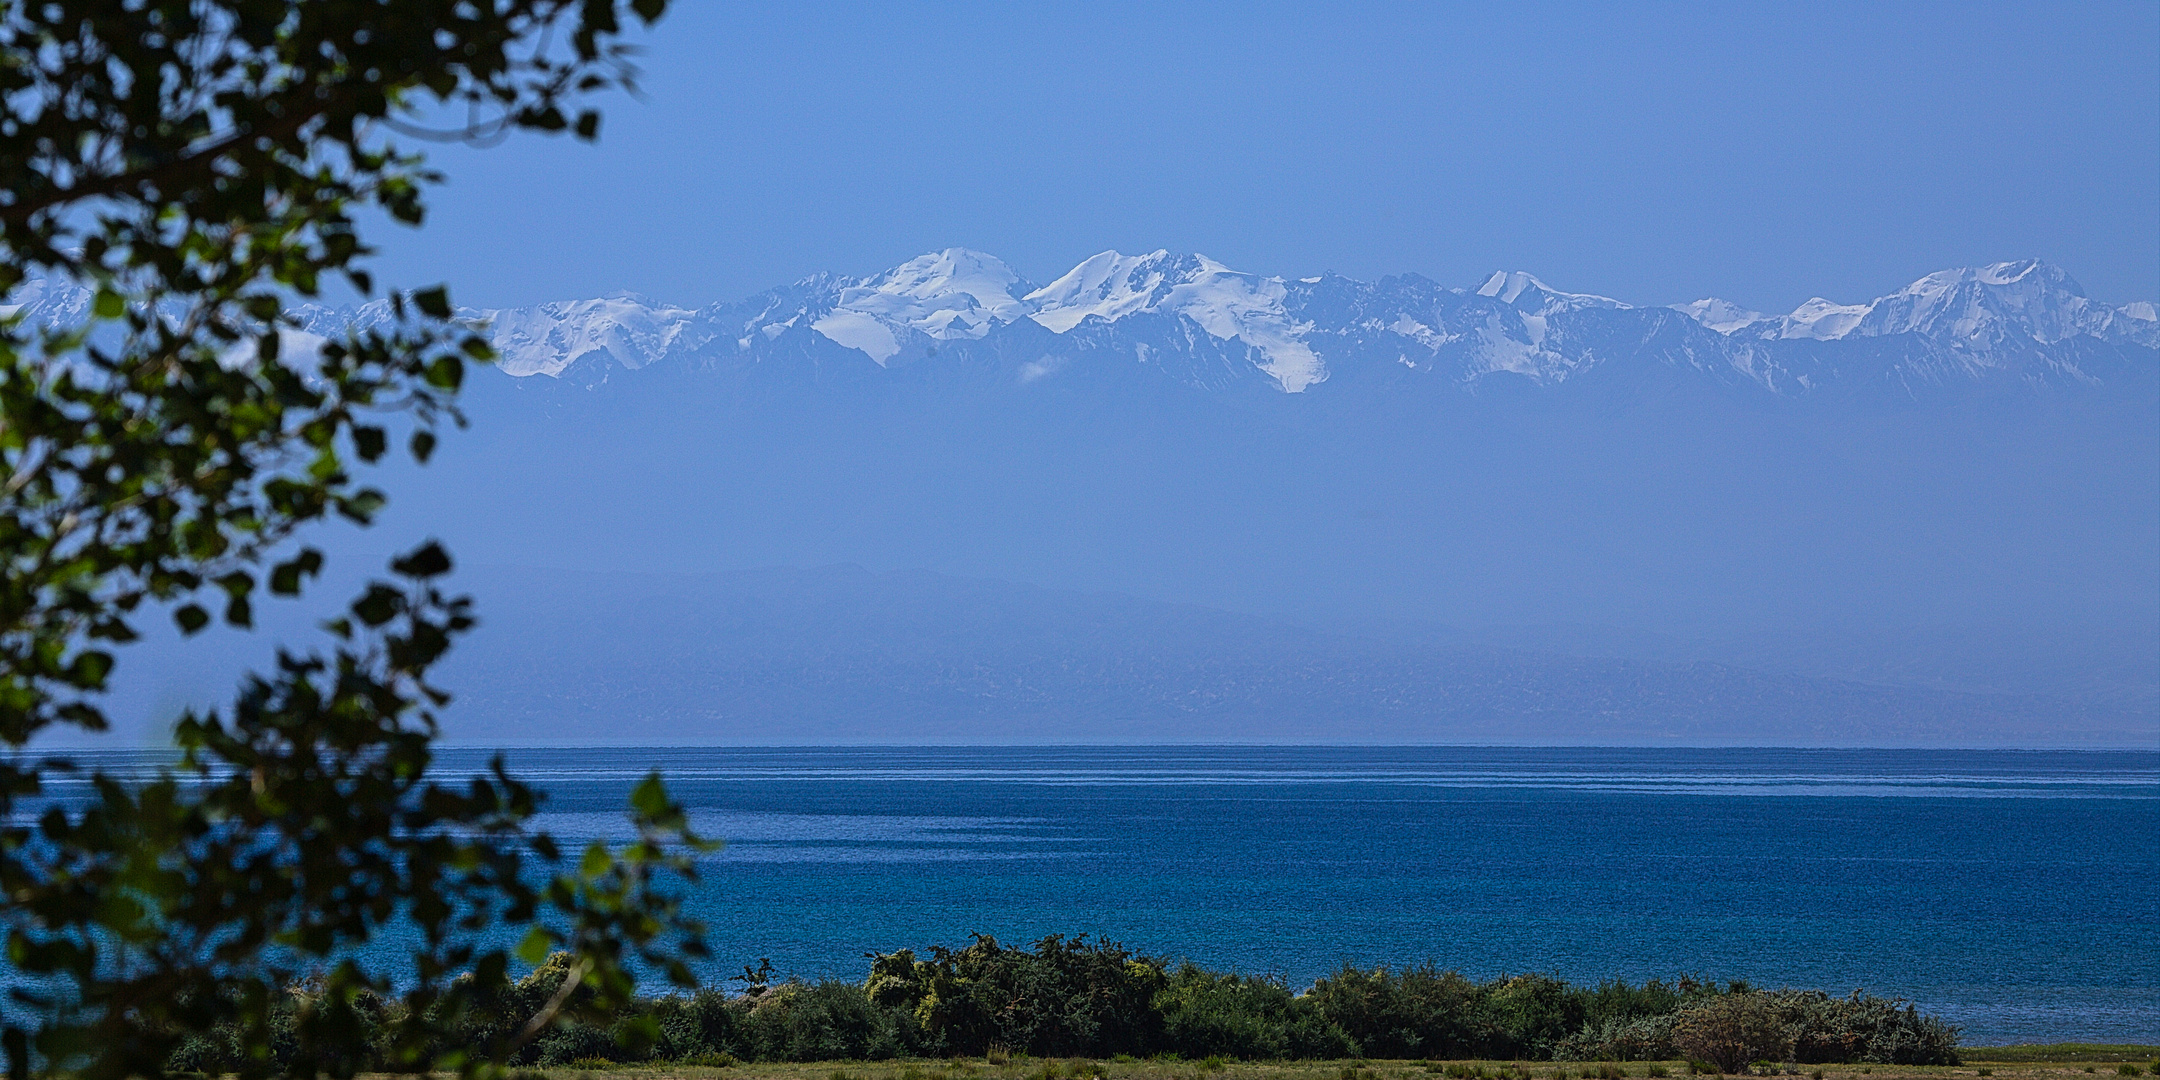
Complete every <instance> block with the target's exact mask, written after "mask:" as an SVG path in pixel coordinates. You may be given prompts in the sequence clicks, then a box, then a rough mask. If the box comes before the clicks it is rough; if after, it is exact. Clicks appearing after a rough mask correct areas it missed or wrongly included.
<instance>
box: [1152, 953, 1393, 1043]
mask: <svg viewBox="0 0 2160 1080" xmlns="http://www.w3.org/2000/svg"><path fill="white" fill-rule="evenodd" d="M1153 1004H1154V1008H1155V1010H1156V1011H1157V1012H1158V1013H1160V1014H1161V1017H1162V1021H1161V1023H1162V1041H1161V1047H1162V1048H1163V1049H1165V1050H1168V1051H1170V1052H1172V1053H1176V1054H1179V1055H1181V1056H1184V1057H1200V1058H1206V1057H1216V1058H1221V1057H1236V1058H1245V1059H1249V1060H1272V1059H1278V1058H1307V1059H1310V1058H1342V1057H1352V1056H1355V1055H1356V1054H1357V1053H1358V1047H1357V1044H1356V1042H1354V1041H1353V1040H1352V1039H1351V1038H1350V1036H1349V1035H1348V1034H1346V1033H1345V1032H1344V1031H1343V1029H1342V1028H1341V1027H1339V1026H1337V1025H1336V1024H1335V1023H1333V1022H1332V1021H1330V1020H1328V1018H1327V1017H1326V1016H1324V1015H1322V1014H1321V1011H1320V1008H1319V1006H1318V1004H1317V1003H1315V1002H1313V1001H1311V1000H1310V999H1308V998H1303V997H1299V996H1297V995H1295V994H1292V993H1291V992H1290V990H1289V988H1288V987H1286V986H1284V985H1283V984H1282V982H1281V981H1280V980H1275V979H1267V978H1247V977H1245V976H1241V975H1218V974H1215V973H1213V972H1209V971H1202V970H1201V969H1199V968H1197V967H1195V966H1193V965H1191V964H1187V965H1185V966H1183V967H1181V968H1179V969H1178V970H1177V972H1176V973H1175V974H1173V975H1171V976H1170V977H1169V984H1168V985H1167V986H1166V987H1165V988H1164V989H1163V990H1162V991H1161V992H1160V993H1158V994H1156V995H1155V1000H1154V1003H1153Z"/></svg>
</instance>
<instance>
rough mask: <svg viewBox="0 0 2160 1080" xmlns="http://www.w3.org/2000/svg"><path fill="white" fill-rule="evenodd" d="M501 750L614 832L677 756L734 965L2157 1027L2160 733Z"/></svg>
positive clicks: (2081, 1027)
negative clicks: (2081, 748)
mask: <svg viewBox="0 0 2160 1080" xmlns="http://www.w3.org/2000/svg"><path fill="white" fill-rule="evenodd" d="M508 756H509V760H510V762H511V765H512V767H513V768H514V769H515V770H517V771H518V772H520V773H522V774H523V775H524V776H525V777H527V778H528V779H531V780H533V781H535V782H537V783H538V784H539V785H540V786H542V787H543V788H545V789H546V790H547V791H548V792H549V793H550V802H549V814H548V822H547V824H548V826H549V827H550V828H552V829H554V830H555V831H556V832H558V833H559V834H562V835H565V836H574V837H583V836H595V835H620V834H621V833H622V832H623V831H624V830H623V826H622V825H621V820H622V819H621V816H620V807H621V806H622V804H623V798H624V796H625V794H626V793H627V790H628V788H629V786H630V784H632V783H633V782H635V781H636V780H637V779H638V778H639V777H641V776H642V775H643V773H644V771H645V770H647V769H650V768H658V769H660V770H661V771H662V772H663V773H664V774H666V775H667V777H668V778H669V781H670V784H671V786H672V787H673V789H674V791H675V792H676V793H677V796H678V797H679V798H681V799H682V800H683V801H684V802H685V803H687V804H688V805H689V806H690V807H691V808H692V810H693V813H694V815H695V818H696V820H697V822H698V824H699V826H700V827H701V828H702V829H703V830H705V831H706V832H708V833H709V834H712V835H716V836H720V837H724V838H725V839H726V840H727V841H728V847H727V849H726V850H725V851H724V852H722V853H721V854H720V855H718V856H716V857H715V858H714V860H713V861H712V864H711V866H710V868H709V873H708V874H707V876H706V880H705V884H704V886H703V888H702V890H701V892H700V893H699V895H698V896H697V898H696V901H695V904H694V907H695V910H696V911H697V913H698V914H699V915H700V916H702V917H703V918H705V919H707V920H708V921H709V922H710V923H711V925H712V930H713V933H712V943H713V945H714V946H715V949H716V953H717V955H718V957H719V960H718V962H717V965H716V967H717V968H718V969H719V970H716V971H715V972H714V974H716V975H718V974H724V973H725V972H729V971H737V970H740V966H741V965H742V964H744V963H754V962H755V961H756V960H757V959H758V958H760V957H770V958H771V960H772V962H773V964H774V966H775V967H776V968H778V969H779V970H781V971H784V972H793V973H798V974H802V975H806V976H819V975H838V976H843V977H847V978H851V979H855V978H860V977H861V975H862V973H863V971H864V969H865V966H866V961H865V960H864V959H863V954H864V953H866V952H869V951H871V950H889V949H893V948H898V947H901V946H913V947H916V948H921V947H923V946H926V945H929V944H933V943H943V944H949V945H959V944H964V943H966V941H967V940H968V937H969V935H970V934H973V933H988V934H994V935H996V936H997V937H998V938H999V939H1001V940H1004V941H1008V942H1024V941H1028V940H1032V939H1034V938H1036V937H1040V936H1042V935H1045V934H1052V933H1062V934H1074V933H1089V934H1099V935H1105V936H1108V937H1111V938H1114V939H1117V940H1120V941H1123V942H1125V943H1126V944H1128V945H1130V946H1134V947H1137V948H1140V949H1142V950H1144V951H1147V952H1152V953H1160V954H1166V955H1170V956H1174V957H1184V958H1189V959H1192V960H1194V961H1197V962H1200V963H1202V964H1206V965H1210V966H1218V967H1227V968H1236V969H1240V970H1246V971H1270V972H1276V973H1280V974H1282V975H1284V976H1286V977H1287V978H1289V979H1290V980H1291V981H1292V982H1293V984H1295V983H1299V982H1304V981H1309V980H1310V979H1311V978H1312V977H1314V976H1316V975H1318V974H1321V973H1322V972H1324V971H1326V970H1328V969H1330V968H1332V967H1334V966H1335V965H1337V964H1339V963H1342V962H1345V961H1348V962H1353V963H1358V964H1376V963H1387V964H1407V963H1416V962H1421V961H1432V962H1435V963H1438V964H1440V965H1442V966H1445V967H1455V968H1460V969H1461V970H1463V971H1464V972H1466V973H1468V974H1471V975H1474V976H1480V977H1484V976H1491V975H1498V974H1502V973H1509V972H1523V971H1542V972H1552V973H1557V974H1559V975H1561V976H1564V977H1566V978H1568V979H1571V980H1589V981H1595V980H1598V979H1601V978H1607V977H1622V978H1626V979H1629V980H1631V981H1639V980H1641V979H1644V978H1649V977H1665V978H1672V977H1674V976H1678V975H1681V974H1690V975H1695V976H1698V977H1710V978H1717V979H1729V978H1744V979H1748V980H1750V981H1752V982H1754V983H1756V984H1758V985H1767V986H1787V985H1789V986H1797V987H1812V988H1820V989H1825V990H1830V991H1833V992H1837V993H1843V992H1845V991H1847V990H1851V989H1854V988H1856V987H1865V988H1867V989H1868V990H1870V991H1873V992H1876V993H1881V994H1886V995H1894V996H1899V997H1905V998H1910V999H1912V1000H1914V1001H1916V1002H1918V1003H1920V1004H1921V1006H1922V1007H1923V1008H1925V1009H1928V1010H1932V1011H1937V1012H1940V1013H1942V1014H1944V1015H1946V1016H1947V1017H1949V1018H1950V1019H1952V1020H1954V1021H1956V1022H1958V1023H1961V1024H1963V1025H1964V1026H1965V1028H1966V1041H1967V1042H1969V1043H1996V1042H2025V1041H2047V1042H2052V1041H2067V1040H2080V1041H2088V1040H2089V1041H2111V1042H2112V1041H2143V1042H2160V963H2156V961H2160V753H2148V752H2024V751H1882V750H1854V751H1815V750H1628V749H1501V748H1464V747H1412V748H1375V747H1356V748H1348V747H1229V748H1205V747H1197V748H1196V747H1146V748H1099V747H1087V748H1026V749H1008V748H942V747H941V748H851V749H814V750H812V749H717V748H716V749H655V750H634V749H599V750H595V749H578V750H535V749H522V750H516V751H511V752H509V755H508ZM446 757H447V760H446V761H445V764H446V765H448V766H451V767H453V768H469V767H474V766H477V765H478V764H479V763H480V762H481V761H483V760H484V758H485V755H484V754H483V753H480V752H476V751H462V750H461V751H453V752H451V753H449V754H448V755H446Z"/></svg>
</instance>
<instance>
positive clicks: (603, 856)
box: [578, 840, 615, 881]
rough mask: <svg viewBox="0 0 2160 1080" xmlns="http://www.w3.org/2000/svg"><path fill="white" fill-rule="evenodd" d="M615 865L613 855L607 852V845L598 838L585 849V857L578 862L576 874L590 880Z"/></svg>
mask: <svg viewBox="0 0 2160 1080" xmlns="http://www.w3.org/2000/svg"><path fill="white" fill-rule="evenodd" d="M614 865H615V856H613V855H611V854H609V853H608V849H607V845H606V844H603V843H601V842H600V841H598V840H595V841H593V842H592V844H591V845H589V846H587V847H586V849H585V857H584V858H583V859H582V860H579V862H578V875H579V876H581V877H583V878H585V879H586V880H587V881H590V880H592V879H594V878H597V877H599V876H600V875H602V874H605V873H607V872H608V868H609V867H611V866H614Z"/></svg>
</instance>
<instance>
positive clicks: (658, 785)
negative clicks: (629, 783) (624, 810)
mask: <svg viewBox="0 0 2160 1080" xmlns="http://www.w3.org/2000/svg"><path fill="white" fill-rule="evenodd" d="M669 805H670V804H669V801H668V793H667V785H666V784H664V783H662V782H661V781H660V774H659V773H657V772H655V773H648V774H646V777H645V779H643V780H640V781H638V786H637V787H636V788H633V789H632V790H631V792H630V808H631V809H632V810H635V811H637V815H638V816H639V817H641V818H647V819H651V818H656V817H659V816H660V815H662V814H665V813H667V812H668V809H669Z"/></svg>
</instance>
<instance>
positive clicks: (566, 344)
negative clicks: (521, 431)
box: [475, 295, 696, 375]
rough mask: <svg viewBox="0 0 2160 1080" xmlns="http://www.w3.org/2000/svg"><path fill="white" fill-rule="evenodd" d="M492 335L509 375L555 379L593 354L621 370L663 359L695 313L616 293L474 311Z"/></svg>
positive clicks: (501, 362)
mask: <svg viewBox="0 0 2160 1080" xmlns="http://www.w3.org/2000/svg"><path fill="white" fill-rule="evenodd" d="M475 314H477V315H478V316H479V317H480V318H481V319H484V320H486V322H487V324H488V326H489V328H490V329H491V330H492V331H493V333H494V338H495V351H496V352H497V353H499V354H500V359H499V360H497V361H496V362H497V364H499V365H500V366H501V367H502V369H503V370H504V371H505V372H508V373H509V374H512V375H560V374H562V371H563V369H564V368H567V367H569V366H570V365H571V364H574V363H576V362H577V361H579V360H581V359H583V358H585V357H587V356H591V355H593V354H596V353H604V354H606V355H608V356H610V357H613V358H614V360H615V362H616V363H619V364H621V365H622V366H624V367H626V368H631V369H633V370H634V369H636V368H641V367H644V366H645V365H647V364H650V363H652V362H653V361H655V360H658V359H660V358H661V357H662V356H664V355H666V353H667V351H668V349H669V348H670V347H672V346H673V345H674V344H675V342H676V339H677V338H678V337H679V336H680V335H681V334H682V332H683V328H684V326H685V325H687V323H688V322H689V320H690V319H691V317H692V316H694V315H695V314H696V312H693V311H690V310H687V309H685V308H677V307H667V306H665V305H658V304H653V303H650V302H648V301H646V300H644V299H643V298H641V297H637V296H630V295H618V296H610V297H603V298H601V299H598V300H571V301H565V302H559V303H553V304H541V305H540V306H538V307H529V308H509V309H504V310H497V311H483V312H477V313H475Z"/></svg>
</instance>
